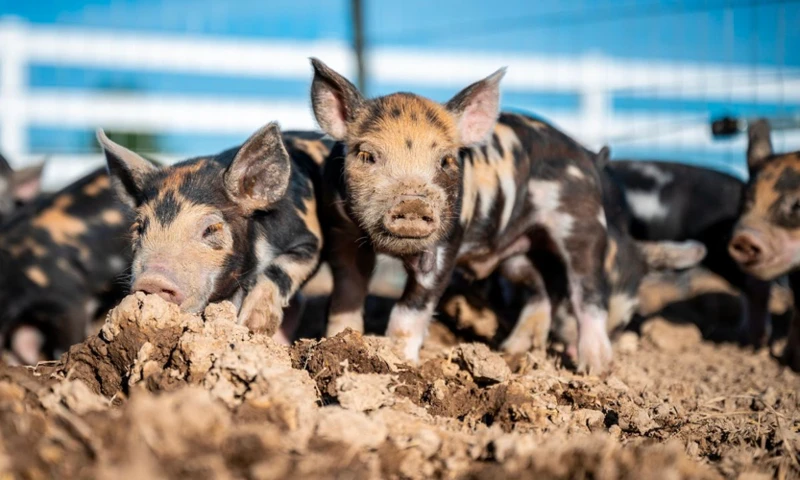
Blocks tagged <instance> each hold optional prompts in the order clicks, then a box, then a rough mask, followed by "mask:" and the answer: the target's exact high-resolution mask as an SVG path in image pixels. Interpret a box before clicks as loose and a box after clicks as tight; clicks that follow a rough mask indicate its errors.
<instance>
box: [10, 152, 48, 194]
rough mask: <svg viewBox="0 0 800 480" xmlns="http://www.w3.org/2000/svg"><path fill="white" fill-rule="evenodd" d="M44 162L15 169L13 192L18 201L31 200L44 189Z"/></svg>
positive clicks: (12, 177) (12, 181)
mask: <svg viewBox="0 0 800 480" xmlns="http://www.w3.org/2000/svg"><path fill="white" fill-rule="evenodd" d="M43 172H44V162H42V163H40V164H39V165H33V166H31V167H25V168H22V169H20V170H16V171H14V173H13V174H12V176H11V194H12V195H13V196H14V200H16V201H18V202H30V201H31V200H33V199H34V198H36V196H37V195H39V192H41V190H42V173H43Z"/></svg>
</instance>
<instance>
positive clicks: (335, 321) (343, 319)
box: [325, 312, 364, 337]
mask: <svg viewBox="0 0 800 480" xmlns="http://www.w3.org/2000/svg"><path fill="white" fill-rule="evenodd" d="M348 328H349V329H351V330H353V331H355V332H359V333H364V317H363V316H362V315H361V313H359V312H353V313H339V314H332V315H331V316H330V319H328V328H327V329H326V331H325V336H326V337H333V336H334V335H337V334H339V333H342V332H344V331H345V330H347V329H348Z"/></svg>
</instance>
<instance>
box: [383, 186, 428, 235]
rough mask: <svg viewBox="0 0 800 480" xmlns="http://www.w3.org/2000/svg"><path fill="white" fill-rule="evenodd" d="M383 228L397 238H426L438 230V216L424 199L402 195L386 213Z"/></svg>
mask: <svg viewBox="0 0 800 480" xmlns="http://www.w3.org/2000/svg"><path fill="white" fill-rule="evenodd" d="M383 226H384V227H385V228H386V230H387V231H389V233H391V234H392V235H395V236H398V237H403V238H426V237H429V236H430V235H431V234H432V233H433V232H434V231H436V229H437V228H439V216H438V215H437V214H436V212H435V211H434V209H433V206H432V205H431V203H430V202H429V201H428V200H427V199H426V198H425V197H421V196H413V195H402V196H400V197H399V198H398V199H397V203H395V204H394V206H392V208H391V209H389V211H388V212H386V215H385V216H384V218H383Z"/></svg>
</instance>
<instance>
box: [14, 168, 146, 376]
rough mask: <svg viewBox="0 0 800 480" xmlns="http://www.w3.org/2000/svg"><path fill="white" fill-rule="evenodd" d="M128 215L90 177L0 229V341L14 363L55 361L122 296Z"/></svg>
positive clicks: (104, 184) (104, 185)
mask: <svg viewBox="0 0 800 480" xmlns="http://www.w3.org/2000/svg"><path fill="white" fill-rule="evenodd" d="M129 218H130V211H129V210H128V209H127V208H126V207H124V206H122V205H119V204H118V202H116V201H115V200H114V195H113V192H112V191H111V187H110V182H109V178H108V175H107V174H106V172H105V171H103V170H97V171H95V172H93V173H90V174H89V175H87V176H85V177H83V178H81V179H80V180H78V181H76V182H74V183H72V184H71V185H69V186H67V187H65V188H64V189H62V190H61V191H59V192H57V193H55V194H52V195H44V196H42V197H41V198H39V199H38V200H36V201H35V202H33V203H31V204H29V205H26V206H24V207H22V208H21V209H18V210H17V211H16V212H15V213H14V214H13V215H12V216H11V217H10V218H9V219H7V220H6V222H5V223H4V224H3V226H2V229H0V338H2V342H3V345H2V347H3V348H4V349H7V350H8V351H9V353H11V355H12V358H11V360H12V361H13V362H19V363H28V364H32V363H36V362H37V361H39V360H43V359H47V358H55V357H57V356H58V355H60V353H61V352H63V351H66V349H67V348H69V347H70V346H71V345H73V344H74V343H77V342H80V341H82V340H83V339H84V338H85V336H86V334H87V329H89V328H90V326H91V323H92V320H94V319H95V318H96V317H97V316H98V315H101V314H103V313H104V312H105V311H106V310H107V309H108V308H110V307H111V306H113V305H115V304H116V302H117V301H119V299H120V298H122V296H123V295H124V294H125V293H126V290H127V289H126V288H125V281H124V278H123V276H124V274H125V272H126V270H127V268H128V266H129V264H130V259H129V252H130V248H129V246H128V238H127V237H128V226H129V225H130V219H129Z"/></svg>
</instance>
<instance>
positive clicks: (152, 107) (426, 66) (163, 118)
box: [0, 19, 800, 186]
mask: <svg viewBox="0 0 800 480" xmlns="http://www.w3.org/2000/svg"><path fill="white" fill-rule="evenodd" d="M310 56H317V57H319V58H321V59H323V60H324V61H326V62H327V63H328V64H329V65H331V66H332V67H333V68H335V69H338V70H340V71H342V72H343V73H345V74H348V75H349V74H352V73H353V71H354V68H353V66H354V61H353V57H352V53H351V51H350V49H349V48H348V46H347V45H344V44H341V43H336V42H306V43H301V42H292V43H288V42H277V41H269V42H265V41H249V40H248V41H241V40H233V39H220V38H213V39H211V38H207V37H186V36H180V37H178V36H167V35H156V34H150V33H148V34H144V33H129V32H117V31H114V32H102V31H94V30H78V29H70V28H62V27H52V26H50V27H40V26H32V25H29V24H26V23H22V22H19V21H15V20H9V19H5V20H2V21H0V150H2V151H3V152H4V153H5V154H6V155H7V156H8V157H9V159H10V160H11V161H12V162H13V163H15V164H17V165H19V164H25V163H30V162H34V161H37V160H38V159H37V158H35V157H33V156H31V155H30V152H28V151H27V149H28V139H27V130H28V127H29V126H31V125H40V126H56V127H69V128H86V129H94V128H96V127H104V128H107V129H122V130H126V131H137V132H155V133H168V132H175V133H199V134H203V133H235V134H241V135H242V137H244V136H246V135H247V134H249V133H251V132H252V131H254V130H255V129H257V128H258V127H259V126H261V125H262V124H264V123H265V122H267V121H270V120H276V119H277V120H279V121H280V122H281V124H282V126H283V127H284V128H303V129H313V128H315V123H314V121H313V117H312V115H311V110H310V107H309V104H308V102H307V101H305V100H296V101H285V102H276V101H261V100H258V101H253V100H248V99H242V98H236V99H226V98H225V96H224V94H221V95H219V96H217V97H215V99H208V98H200V97H192V96H183V95H170V94H159V95H158V96H154V95H152V94H148V95H147V96H144V95H140V94H136V93H135V92H134V93H130V94H128V93H126V94H118V93H107V92H102V91H88V90H83V91H82V90H75V89H39V88H37V89H35V90H31V89H30V87H29V82H28V78H27V73H28V69H29V65H30V64H32V63H36V64H44V65H52V66H69V67H100V68H104V69H126V70H135V71H145V72H179V73H185V74H215V75H226V76H232V77H249V78H265V79H267V78H282V79H292V80H303V81H309V80H310V78H311V67H310V65H309V62H308V57H310ZM369 65H370V75H371V78H372V80H373V81H376V82H379V83H391V84H399V85H404V86H405V87H406V88H407V89H409V90H413V89H414V88H415V87H443V88H447V89H452V91H453V93H455V92H456V91H457V90H458V89H459V88H461V87H463V86H465V85H467V84H468V83H470V82H472V81H474V80H476V79H478V78H481V77H483V76H486V75H488V74H489V73H491V72H493V71H494V70H496V69H497V68H498V67H500V66H503V65H507V66H508V67H509V70H508V74H507V76H506V78H505V79H504V81H503V87H504V89H505V91H513V92H534V91H535V92H539V93H541V92H554V93H555V92H559V93H575V94H578V95H579V98H580V102H579V108H578V111H577V112H566V113H565V112H564V111H558V110H554V111H547V110H542V109H537V108H536V106H535V105H525V106H524V107H527V108H531V109H533V111H535V112H536V113H538V114H541V115H543V116H545V117H547V118H549V119H550V120H552V121H554V122H555V123H556V124H558V125H559V126H561V127H562V128H563V129H564V130H566V131H567V132H568V133H570V134H572V135H574V136H575V137H576V138H578V139H580V140H581V141H583V142H584V143H586V144H587V146H589V147H592V148H597V147H599V146H600V145H602V144H604V143H607V142H612V144H613V142H614V140H615V139H621V138H625V139H627V140H626V142H627V143H626V144H627V145H631V144H635V145H637V146H643V147H652V148H653V149H659V148H675V147H679V148H685V149H694V150H703V151H720V150H722V151H743V150H744V148H745V147H744V143H743V142H744V140H743V139H737V140H735V141H732V142H724V143H721V144H720V143H718V142H717V143H715V142H714V141H713V140H712V138H711V135H710V131H709V127H708V119H705V118H698V115H696V114H693V115H684V114H676V113H663V114H659V113H656V114H653V113H647V114H644V113H642V114H631V113H620V112H615V111H614V110H613V108H612V98H613V95H614V94H615V93H616V92H625V93H626V94H628V95H634V96H641V97H642V98H645V99H653V98H664V99H672V100H700V99H705V100H708V99H715V100H720V101H730V102H737V101H745V102H752V101H754V100H755V101H758V102H769V103H776V104H781V103H788V104H793V105H800V69H785V68H784V69H777V68H772V67H758V68H755V69H754V68H750V67H738V66H727V65H712V64H685V63H669V62H656V61H629V60H618V59H610V58H604V57H601V56H596V55H589V56H584V57H580V58H574V57H546V56H531V55H512V54H502V53H500V54H490V53H464V52H447V51H436V52H433V51H429V50H425V51H411V50H400V49H390V48H379V49H373V50H371V51H370V62H369ZM664 125H668V126H670V127H666V128H664ZM676 126H677V128H676ZM654 132H657V133H658V134H657V135H654V134H653V133H654ZM781 143H782V144H783V145H785V146H787V147H792V148H798V147H800V134H796V133H787V134H785V136H784V138H782V139H781ZM731 149H732V150H731ZM100 162H101V159H100V158H98V157H97V156H86V157H75V156H63V157H60V156H54V157H51V161H50V163H49V164H48V168H47V174H46V184H47V185H48V186H56V185H58V184H62V183H64V182H65V181H67V180H69V179H71V178H74V177H75V176H77V175H79V174H80V173H82V172H83V171H85V170H86V169H89V168H92V167H93V166H95V165H97V164H99V163H100Z"/></svg>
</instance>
